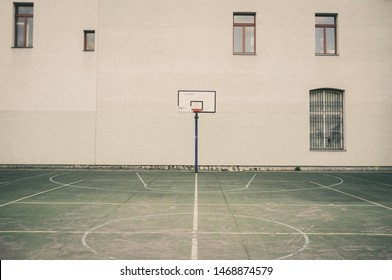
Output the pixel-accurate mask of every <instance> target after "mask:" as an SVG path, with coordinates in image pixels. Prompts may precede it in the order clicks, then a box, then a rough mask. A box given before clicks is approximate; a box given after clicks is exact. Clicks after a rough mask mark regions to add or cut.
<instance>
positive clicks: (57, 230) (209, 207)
mask: <svg viewBox="0 0 392 280" xmlns="http://www.w3.org/2000/svg"><path fill="white" fill-rule="evenodd" d="M391 187H392V173H391V172H304V171H300V172H199V173H193V172H190V171H143V170H83V169H63V170H60V169H10V168H6V169H1V170H0V220H1V224H0V258H1V259H2V260H11V259H22V260H29V259H45V260H52V259H59V260H68V259H69V260H72V259H78V260H79V259H83V260H101V259H103V260H109V259H134V260H144V259H148V260H172V259H175V260H191V259H194V260H215V259H219V260H232V259H235V260H248V259H250V260H258V259H264V260H276V259H285V260H380V259H383V260H390V259H392V188H391Z"/></svg>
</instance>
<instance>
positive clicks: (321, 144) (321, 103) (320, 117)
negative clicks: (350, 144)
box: [310, 88, 344, 150]
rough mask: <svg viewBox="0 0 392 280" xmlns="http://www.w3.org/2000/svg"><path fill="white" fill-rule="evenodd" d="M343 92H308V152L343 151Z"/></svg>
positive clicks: (322, 89) (337, 90)
mask: <svg viewBox="0 0 392 280" xmlns="http://www.w3.org/2000/svg"><path fill="white" fill-rule="evenodd" d="M343 93H344V91H343V90H339V89H331V88H321V89H314V90H311V91H310V150H343V149H344V141H343V140H344V134H343Z"/></svg>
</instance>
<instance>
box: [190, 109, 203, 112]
mask: <svg viewBox="0 0 392 280" xmlns="http://www.w3.org/2000/svg"><path fill="white" fill-rule="evenodd" d="M192 112H193V113H201V112H203V109H200V108H192Z"/></svg>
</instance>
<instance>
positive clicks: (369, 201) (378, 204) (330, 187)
mask: <svg viewBox="0 0 392 280" xmlns="http://www.w3.org/2000/svg"><path fill="white" fill-rule="evenodd" d="M324 175H325V176H328V177H332V178H335V179H339V180H341V182H339V183H336V184H333V185H331V186H324V185H323V184H319V183H316V182H313V181H309V182H310V183H312V184H315V185H318V186H322V187H324V188H326V189H329V190H331V191H335V192H338V193H341V194H344V195H347V196H351V197H353V198H356V199H359V200H362V201H365V202H367V203H370V204H373V205H377V206H379V207H382V208H385V209H388V210H392V208H391V207H388V206H385V205H382V204H380V203H377V202H374V201H371V200H368V199H365V198H362V197H359V196H356V195H353V194H350V193H346V192H344V191H340V190H337V189H334V188H332V187H334V186H337V185H340V184H342V183H343V182H344V181H343V179H342V178H339V177H336V176H332V175H327V174H324Z"/></svg>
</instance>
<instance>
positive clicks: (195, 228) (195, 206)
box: [191, 173, 199, 260]
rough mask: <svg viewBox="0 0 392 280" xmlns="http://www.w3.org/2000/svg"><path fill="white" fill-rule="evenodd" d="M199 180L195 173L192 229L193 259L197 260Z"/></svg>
mask: <svg viewBox="0 0 392 280" xmlns="http://www.w3.org/2000/svg"><path fill="white" fill-rule="evenodd" d="M198 200H199V199H198V182H197V173H195V196H194V200H193V230H192V250H191V260H197V231H198V224H199V201H198Z"/></svg>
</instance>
